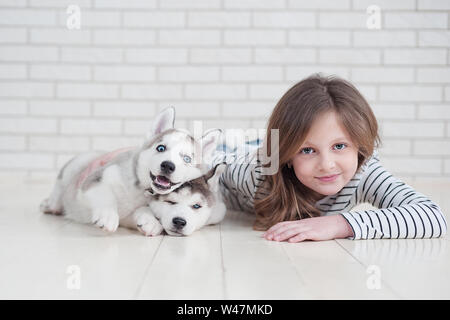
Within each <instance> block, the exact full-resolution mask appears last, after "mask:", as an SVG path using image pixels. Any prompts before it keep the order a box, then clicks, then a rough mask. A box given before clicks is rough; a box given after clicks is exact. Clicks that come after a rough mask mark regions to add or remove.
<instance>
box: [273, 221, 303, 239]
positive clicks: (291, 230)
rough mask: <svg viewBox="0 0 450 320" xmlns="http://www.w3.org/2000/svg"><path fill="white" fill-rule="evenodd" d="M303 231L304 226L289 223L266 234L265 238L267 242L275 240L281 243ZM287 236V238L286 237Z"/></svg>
mask: <svg viewBox="0 0 450 320" xmlns="http://www.w3.org/2000/svg"><path fill="white" fill-rule="evenodd" d="M302 230H304V225H303V224H300V223H291V224H286V225H283V226H280V227H279V228H278V229H276V230H274V231H273V232H271V233H269V234H267V235H266V236H265V238H266V239H267V240H275V241H283V240H285V239H287V238H289V237H291V236H292V235H294V234H296V233H299V232H301V231H302ZM286 235H288V236H286Z"/></svg>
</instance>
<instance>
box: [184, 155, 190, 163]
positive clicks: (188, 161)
mask: <svg viewBox="0 0 450 320" xmlns="http://www.w3.org/2000/svg"><path fill="white" fill-rule="evenodd" d="M183 160H184V162H186V163H191V160H192V159H191V157H189V156H184V157H183Z"/></svg>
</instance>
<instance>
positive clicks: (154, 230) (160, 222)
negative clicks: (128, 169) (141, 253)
mask: <svg viewBox="0 0 450 320" xmlns="http://www.w3.org/2000/svg"><path fill="white" fill-rule="evenodd" d="M225 166H226V164H225V163H222V164H219V165H217V166H215V167H214V168H212V169H210V170H209V171H208V172H207V173H206V174H205V175H203V176H201V177H200V178H196V179H193V180H190V181H188V182H185V183H183V184H182V185H181V186H180V187H178V188H177V189H175V190H174V191H172V192H170V193H168V194H153V195H152V194H150V193H147V196H149V197H151V201H150V202H149V206H148V207H142V208H140V209H138V212H137V214H138V215H139V216H140V217H141V219H140V220H139V221H138V229H139V230H140V231H141V232H142V233H144V234H145V235H146V236H156V235H159V234H161V233H162V232H163V230H164V231H165V232H166V233H167V234H169V235H172V236H188V235H190V234H192V233H193V232H194V231H196V230H198V229H200V228H202V227H203V226H205V225H210V224H216V223H219V222H220V221H222V219H223V218H224V216H225V213H226V207H225V203H224V202H223V200H222V195H221V193H220V190H219V177H220V175H221V174H222V172H223V171H224V170H225Z"/></svg>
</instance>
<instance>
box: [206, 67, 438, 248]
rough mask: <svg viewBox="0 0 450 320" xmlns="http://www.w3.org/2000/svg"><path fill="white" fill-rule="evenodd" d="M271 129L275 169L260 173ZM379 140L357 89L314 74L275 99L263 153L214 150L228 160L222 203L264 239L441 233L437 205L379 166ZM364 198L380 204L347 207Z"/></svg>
mask: <svg viewBox="0 0 450 320" xmlns="http://www.w3.org/2000/svg"><path fill="white" fill-rule="evenodd" d="M272 129H278V130H279V131H278V134H279V141H278V171H277V172H276V173H275V174H270V175H265V174H264V171H265V169H266V168H267V167H269V165H270V164H268V159H270V153H271V150H270V146H271V145H272V144H271V130H272ZM379 142H380V139H379V136H378V124H377V121H376V118H375V116H374V114H373V112H372V110H371V108H370V106H369V104H368V103H367V102H366V100H365V99H364V97H363V96H362V95H361V94H360V93H359V91H358V90H357V89H356V88H355V87H354V86H353V85H351V84H350V83H348V82H347V81H345V80H342V79H339V78H336V77H330V78H326V77H322V76H319V75H314V76H311V77H309V78H307V79H305V80H303V81H300V82H299V83H297V84H296V85H294V86H293V87H292V88H291V89H289V90H288V91H287V92H286V93H285V94H284V96H283V97H282V98H281V99H280V101H279V102H278V104H277V105H276V107H275V109H274V110H273V112H272V115H271V116H270V119H269V123H268V127H267V133H266V137H265V142H264V143H265V149H266V150H267V152H262V150H263V149H262V148H259V149H257V151H256V152H247V153H243V154H238V153H225V152H218V153H217V154H216V157H215V159H214V164H216V163H220V162H226V163H227V164H228V165H227V168H226V170H225V171H224V173H223V174H222V176H221V178H220V185H221V189H222V193H223V196H224V198H225V200H226V202H227V206H228V207H229V208H230V209H235V210H243V211H248V212H253V213H255V214H256V221H255V224H254V229H256V230H267V231H266V232H265V233H264V235H263V236H264V237H265V238H266V239H267V240H275V241H289V242H299V241H303V240H330V239H338V238H350V239H375V238H380V239H381V238H389V239H390V238H396V239H399V238H432V237H440V236H443V235H445V233H446V231H447V223H446V221H445V217H444V215H443V214H442V212H441V210H440V208H439V207H438V206H437V205H436V204H435V203H434V202H432V201H431V200H430V199H428V198H427V197H426V196H424V195H423V194H420V193H418V192H416V191H415V190H414V189H413V188H411V187H410V186H408V185H406V184H405V183H403V182H402V181H400V180H399V179H397V178H395V177H393V176H392V175H391V174H390V173H389V172H387V171H386V170H385V169H384V168H383V166H382V165H381V163H380V160H379V159H378V156H377V152H376V148H377V147H378V146H379ZM265 153H268V154H267V155H266V154H265ZM244 160H245V161H244ZM363 202H369V203H371V204H372V205H373V206H375V207H377V208H378V210H361V211H353V212H350V209H352V208H353V207H354V206H355V205H357V204H359V203H363Z"/></svg>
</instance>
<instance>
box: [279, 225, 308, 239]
mask: <svg viewBox="0 0 450 320" xmlns="http://www.w3.org/2000/svg"><path fill="white" fill-rule="evenodd" d="M302 230H303V228H301V227H300V226H294V227H292V228H290V229H287V230H285V231H283V232H281V233H278V234H276V235H274V237H273V240H275V241H284V240H286V239H289V238H292V237H293V236H296V235H298V234H299V233H301V232H302Z"/></svg>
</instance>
